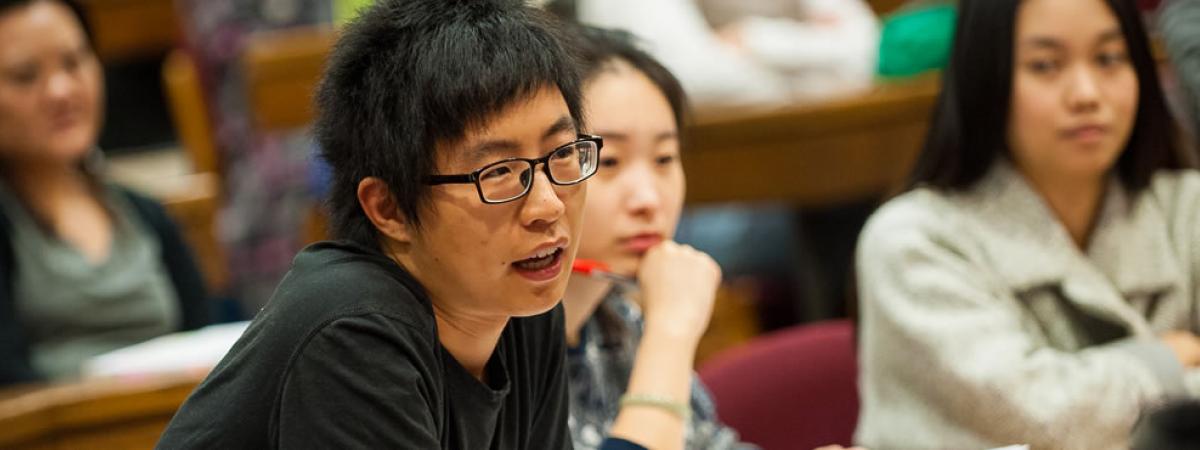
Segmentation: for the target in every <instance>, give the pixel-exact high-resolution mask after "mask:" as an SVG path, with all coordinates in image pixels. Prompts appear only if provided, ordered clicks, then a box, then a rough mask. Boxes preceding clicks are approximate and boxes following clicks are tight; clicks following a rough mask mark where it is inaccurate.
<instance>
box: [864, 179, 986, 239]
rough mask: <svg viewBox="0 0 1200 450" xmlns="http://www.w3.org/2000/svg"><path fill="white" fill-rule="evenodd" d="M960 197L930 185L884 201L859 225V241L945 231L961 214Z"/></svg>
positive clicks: (925, 234)
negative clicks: (861, 228) (860, 230)
mask: <svg viewBox="0 0 1200 450" xmlns="http://www.w3.org/2000/svg"><path fill="white" fill-rule="evenodd" d="M960 203H961V199H957V198H956V195H955V194H948V193H945V192H943V191H940V190H935V189H931V188H917V189H913V190H911V191H908V192H905V193H904V194H901V195H899V196H897V197H894V198H892V199H891V200H888V201H887V202H886V203H884V204H883V206H880V207H879V209H878V210H876V211H875V212H874V213H873V214H871V217H870V218H869V219H868V220H867V223H866V225H864V226H863V231H862V235H861V240H862V241H867V240H877V239H880V238H891V239H889V240H894V238H899V237H903V236H913V237H916V236H922V237H932V236H940V235H944V234H946V233H948V232H949V231H950V230H951V229H952V228H953V222H955V221H957V220H960V219H961V217H962V216H963V214H964V211H963V209H964V208H963V206H962V205H961V204H960Z"/></svg>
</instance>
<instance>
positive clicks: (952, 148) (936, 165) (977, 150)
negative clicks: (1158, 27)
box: [906, 0, 1186, 192]
mask: <svg viewBox="0 0 1200 450" xmlns="http://www.w3.org/2000/svg"><path fill="white" fill-rule="evenodd" d="M1020 3H1021V0H962V1H961V2H960V4H959V16H958V24H957V31H956V32H955V36H954V49H953V50H952V53H951V55H950V62H949V66H948V67H947V69H946V71H945V73H944V74H943V78H942V91H941V94H940V95H939V96H938V101H937V105H936V107H935V109H934V112H933V117H932V120H931V126H930V129H929V136H928V138H927V139H926V141H925V147H924V149H923V150H922V151H921V155H920V157H919V158H918V160H917V163H916V165H915V166H914V169H913V171H912V173H911V175H910V177H909V179H908V183H907V188H906V190H907V189H913V188H915V187H918V186H930V187H935V188H940V189H947V190H963V189H966V188H969V187H971V186H972V185H974V184H975V183H976V182H977V181H979V180H980V179H981V178H983V176H984V175H985V174H987V172H988V169H989V168H990V167H991V165H992V163H993V162H995V161H996V159H997V158H999V157H1002V155H1004V156H1006V155H1008V143H1007V134H1006V132H1007V129H1008V115H1009V105H1010V98H1011V96H1012V79H1013V75H1012V74H1013V39H1014V28H1015V27H1016V15H1017V7H1018V5H1019V4H1020ZM1105 3H1106V4H1107V5H1108V7H1109V8H1110V9H1111V10H1112V12H1113V14H1114V15H1115V16H1116V17H1117V21H1118V22H1119V23H1120V25H1121V33H1122V35H1123V36H1124V38H1125V43H1126V46H1127V47H1128V51H1129V58H1130V60H1131V61H1132V63H1133V68H1134V71H1135V72H1136V73H1137V79H1138V91H1139V93H1138V106H1137V116H1136V120H1135V122H1134V125H1133V132H1132V133H1131V134H1130V136H1129V142H1128V143H1127V144H1126V147H1125V150H1124V152H1122V153H1121V156H1120V158H1119V159H1118V160H1117V164H1116V173H1117V175H1118V177H1119V178H1120V180H1121V182H1122V184H1124V186H1125V187H1126V188H1127V189H1130V190H1131V191H1134V192H1137V191H1140V190H1141V189H1143V188H1145V187H1146V186H1147V185H1148V184H1149V183H1150V179H1151V177H1152V176H1153V175H1154V172H1155V171H1157V170H1159V169H1177V168H1181V167H1185V166H1186V164H1185V163H1184V160H1183V155H1182V153H1181V151H1180V144H1179V141H1178V136H1179V134H1178V129H1177V128H1176V124H1175V122H1174V120H1173V118H1172V116H1171V113H1170V111H1169V110H1168V109H1167V104H1166V100H1165V99H1164V97H1163V89H1162V86H1160V85H1159V78H1158V70H1157V68H1156V65H1155V61H1154V57H1153V55H1152V54H1151V53H1150V40H1149V38H1147V36H1146V30H1145V28H1144V26H1143V25H1142V16H1141V14H1140V13H1139V12H1138V9H1137V7H1136V6H1135V5H1134V3H1133V1H1132V0H1105Z"/></svg>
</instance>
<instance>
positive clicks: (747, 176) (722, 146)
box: [683, 76, 939, 206]
mask: <svg viewBox="0 0 1200 450" xmlns="http://www.w3.org/2000/svg"><path fill="white" fill-rule="evenodd" d="M938 89H939V86H938V80H937V77H936V76H930V77H925V78H920V79H916V80H913V81H908V82H903V83H897V84H890V85H881V86H879V87H877V88H876V89H875V90H874V91H873V92H870V93H867V94H864V95H861V96H856V97H852V98H847V99H843V100H836V101H832V102H828V103H821V104H814V105H807V106H794V107H788V108H784V109H774V110H763V111H757V112H746V111H741V112H726V113H719V112H709V113H707V114H703V113H702V114H700V116H699V117H698V118H697V120H696V124H695V125H694V126H693V127H691V129H690V130H689V131H688V133H687V135H686V137H685V139H686V141H685V148H684V155H683V165H684V172H685V173H686V174H687V177H688V184H687V187H688V193H687V196H688V202H689V203H708V202H729V201H784V202H790V203H793V204H795V205H797V206H824V205H830V204H836V203H839V202H843V201H852V200H862V199H867V198H871V197H873V196H879V195H881V194H884V193H886V192H888V191H889V190H891V189H893V188H895V187H896V186H897V185H898V183H900V182H901V181H902V180H903V179H904V177H905V175H906V174H907V173H908V170H909V167H910V166H911V165H912V162H913V161H914V158H915V157H916V155H917V153H918V152H919V150H920V147H921V144H922V142H923V140H924V137H925V132H926V128H927V127H928V122H929V114H930V111H931V110H932V108H933V105H934V102H935V101H936V99H937V92H938Z"/></svg>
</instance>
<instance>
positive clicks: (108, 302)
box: [0, 183, 181, 379]
mask: <svg viewBox="0 0 1200 450" xmlns="http://www.w3.org/2000/svg"><path fill="white" fill-rule="evenodd" d="M102 192H103V196H104V201H105V204H106V206H107V207H108V208H109V210H110V211H111V212H112V215H113V217H115V223H114V236H113V243H112V248H111V250H110V252H109V256H108V259H107V260H105V261H104V262H102V263H99V264H94V263H92V262H89V261H88V260H87V258H86V257H85V256H84V255H83V254H82V253H80V252H79V250H78V249H76V248H75V247H73V246H71V245H70V244H68V243H66V242H64V241H62V240H61V239H59V238H58V237H57V236H54V235H53V234H52V233H50V232H49V231H48V230H46V229H45V228H44V227H42V226H41V225H39V224H38V223H37V222H36V221H35V220H34V218H33V217H32V216H31V215H30V213H29V211H28V210H27V209H26V207H25V206H24V204H23V203H22V202H20V201H19V200H18V198H17V197H16V196H15V195H14V194H13V192H12V191H10V190H9V189H8V187H7V186H4V185H3V183H0V210H3V213H4V214H5V215H6V216H7V217H8V218H9V219H10V221H11V225H12V229H11V240H12V244H13V258H14V265H15V267H16V268H17V270H16V271H15V273H14V274H13V291H14V292H13V296H14V300H15V303H14V305H15V309H16V315H17V317H18V318H19V320H20V321H21V323H22V324H23V325H24V327H25V329H26V333H27V335H28V336H29V340H30V359H31V363H32V365H33V367H34V369H36V370H38V371H39V372H41V373H43V374H45V375H46V376H47V377H49V378H51V379H62V378H70V377H74V376H77V375H78V374H79V371H80V368H81V364H82V363H83V362H84V361H86V360H87V359H89V358H91V357H93V356H96V355H99V354H102V353H105V352H109V351H112V350H115V349H118V348H121V347H125V346H128V345H132V344H136V343H138V342H141V341H144V340H146V339H150V338H153V337H156V336H160V335H163V334H167V333H170V332H171V331H172V330H175V329H177V328H178V327H179V321H180V320H181V317H180V314H181V312H180V310H179V304H178V300H177V299H176V298H175V296H176V294H175V291H174V289H173V287H172V284H171V280H170V278H169V277H168V275H167V272H166V270H165V268H164V267H163V265H162V264H161V258H160V255H159V254H160V252H161V249H160V245H159V243H158V241H157V240H156V239H155V237H154V234H153V232H152V231H151V230H150V229H148V227H147V226H146V225H145V224H142V223H140V221H138V220H137V219H135V218H136V217H138V216H137V214H136V211H135V210H134V207H133V205H132V204H130V203H129V202H128V200H127V199H125V198H124V197H122V196H121V194H120V192H119V191H118V190H117V189H116V188H115V187H114V186H104V188H103V191H102Z"/></svg>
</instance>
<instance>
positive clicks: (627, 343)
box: [563, 27, 738, 449]
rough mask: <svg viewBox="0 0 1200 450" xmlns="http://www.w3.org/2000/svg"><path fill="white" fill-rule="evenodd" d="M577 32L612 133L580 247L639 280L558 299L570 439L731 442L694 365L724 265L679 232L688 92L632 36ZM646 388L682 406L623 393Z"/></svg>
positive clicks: (584, 288) (578, 279)
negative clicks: (563, 321) (682, 240)
mask: <svg viewBox="0 0 1200 450" xmlns="http://www.w3.org/2000/svg"><path fill="white" fill-rule="evenodd" d="M573 33H574V34H576V36H577V37H576V39H575V40H576V41H577V42H576V44H577V47H578V49H579V54H580V59H581V60H582V63H583V75H584V105H585V111H586V116H587V117H588V120H589V123H588V125H589V127H591V129H592V131H593V132H594V133H597V134H599V133H603V135H602V136H603V137H604V139H605V148H604V152H602V153H601V155H600V165H601V167H602V168H601V170H600V172H599V173H597V176H596V177H593V178H592V180H591V181H590V186H589V189H588V191H589V192H588V201H587V202H586V204H585V205H586V206H585V208H584V214H585V216H586V217H587V218H588V219H587V220H585V221H584V231H583V236H582V239H583V240H582V243H581V244H580V250H579V254H578V255H577V256H578V257H579V258H582V259H590V260H595V261H600V262H603V263H605V264H606V265H607V266H608V267H609V268H611V270H612V271H613V273H616V274H620V275H622V276H625V277H629V278H630V279H636V280H637V283H638V285H639V287H640V292H632V291H631V288H632V287H631V286H617V285H615V284H614V283H612V282H609V281H605V279H603V278H594V277H588V276H584V275H574V276H572V278H571V281H570V283H569V284H568V290H567V293H566V295H565V296H564V298H563V306H564V307H565V309H566V318H567V327H566V331H567V343H568V345H570V350H569V351H568V377H569V378H568V380H569V385H570V391H571V421H570V426H571V436H572V439H573V440H574V442H575V448H577V449H595V448H600V447H601V446H602V444H603V442H604V439H605V438H606V437H607V436H609V435H612V436H616V437H621V438H625V439H627V440H630V441H632V442H636V443H638V444H641V445H644V446H646V447H647V448H674V447H677V446H679V445H680V444H682V443H685V442H686V447H687V448H708V449H724V448H734V447H736V446H737V445H738V442H737V434H736V433H735V432H734V431H733V430H731V429H729V428H727V427H725V426H723V425H721V423H720V422H719V421H718V419H717V414H716V411H715V407H714V405H713V401H712V399H711V398H710V396H709V394H708V393H707V391H706V390H705V389H704V386H703V385H702V384H701V383H700V381H699V379H697V378H696V377H695V376H694V374H693V372H692V367H693V365H694V363H695V360H694V358H695V352H696V346H697V344H698V343H699V341H700V337H701V336H702V335H703V333H704V330H705V329H706V327H707V325H708V322H709V316H710V315H711V314H712V308H713V300H714V298H715V296H716V291H717V285H718V283H719V282H720V280H721V270H720V267H718V266H717V264H716V262H714V261H713V260H712V258H710V257H709V256H708V255H706V254H704V253H702V252H700V251H697V250H695V249H693V248H691V247H689V246H686V245H680V244H677V243H675V242H674V241H673V240H672V239H673V236H674V234H675V225H676V224H677V223H678V221H679V215H680V213H681V211H682V210H683V198H684V190H685V186H684V174H683V166H682V164H681V163H680V156H681V155H680V130H681V128H682V127H683V124H684V116H685V115H686V109H687V100H686V96H685V95H684V93H683V89H682V87H681V86H680V85H679V82H678V80H676V79H675V78H674V77H673V76H672V75H671V73H670V72H668V71H667V69H666V68H664V67H663V66H662V65H660V64H659V63H658V62H657V61H655V60H654V59H653V58H651V57H650V56H649V55H647V54H646V53H644V52H642V51H641V50H639V49H638V48H637V47H636V46H635V44H634V38H633V36H631V35H629V34H627V33H624V32H620V31H614V30H604V29H598V28H591V27H579V28H578V29H576V30H573ZM639 396H643V397H645V396H650V397H653V398H662V399H665V400H666V401H668V402H671V403H672V404H673V405H674V406H675V409H674V410H669V409H668V410H666V411H664V410H663V409H662V408H661V407H660V408H654V407H648V406H647V405H645V404H626V402H625V401H624V400H623V399H628V398H633V399H637V398H639ZM679 411H690V414H683V415H680V414H678V412H679Z"/></svg>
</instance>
